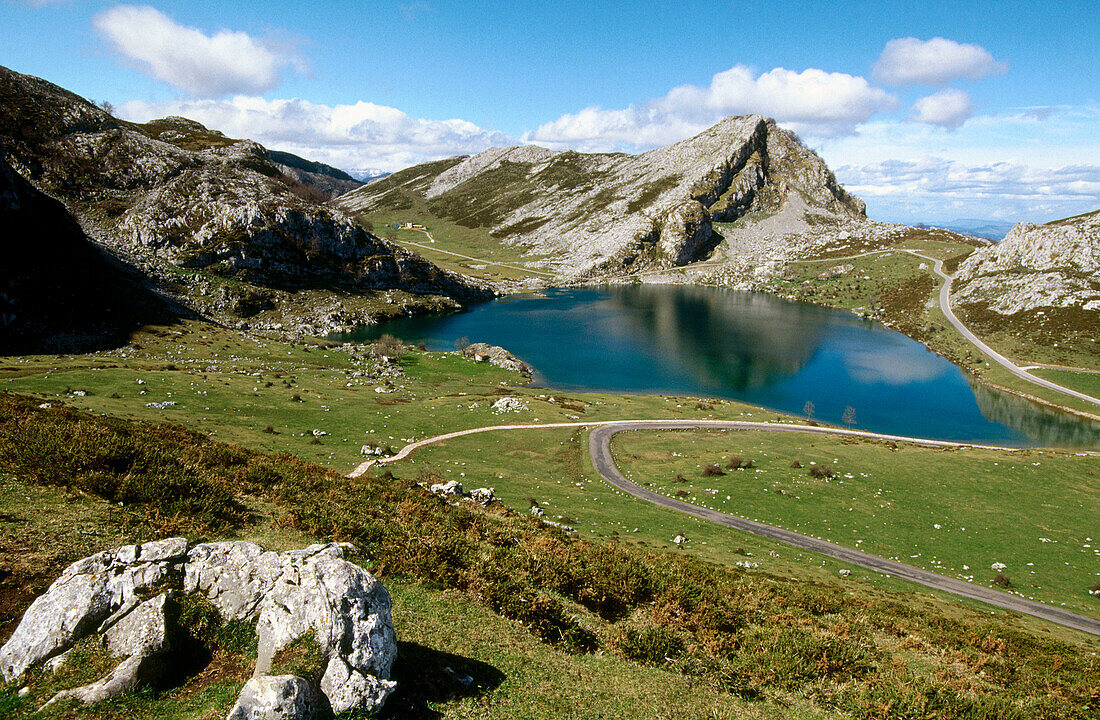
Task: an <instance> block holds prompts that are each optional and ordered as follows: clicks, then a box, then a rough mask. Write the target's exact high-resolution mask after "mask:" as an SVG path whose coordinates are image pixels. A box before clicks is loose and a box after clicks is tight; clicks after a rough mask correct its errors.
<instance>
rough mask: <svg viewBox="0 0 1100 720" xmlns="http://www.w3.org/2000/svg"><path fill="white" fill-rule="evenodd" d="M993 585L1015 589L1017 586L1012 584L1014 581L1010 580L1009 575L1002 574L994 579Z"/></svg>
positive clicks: (998, 574)
mask: <svg viewBox="0 0 1100 720" xmlns="http://www.w3.org/2000/svg"><path fill="white" fill-rule="evenodd" d="M993 584H994V585H996V586H997V587H1003V588H1010V587H1015V585H1013V584H1012V581H1011V580H1009V579H1008V575H1005V574H1004V573H1001V572H999V573H997V576H996V577H994V578H993Z"/></svg>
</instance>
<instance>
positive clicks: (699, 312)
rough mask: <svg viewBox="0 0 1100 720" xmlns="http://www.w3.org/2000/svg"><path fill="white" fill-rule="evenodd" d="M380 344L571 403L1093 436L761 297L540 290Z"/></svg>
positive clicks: (1098, 439)
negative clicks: (524, 365)
mask: <svg viewBox="0 0 1100 720" xmlns="http://www.w3.org/2000/svg"><path fill="white" fill-rule="evenodd" d="M383 333H391V334H393V335H396V336H397V337H399V338H401V339H402V340H404V341H405V342H410V343H419V342H423V343H425V344H426V345H427V346H428V347H429V348H430V349H432V350H450V349H453V347H454V343H455V340H456V339H458V338H462V337H466V338H469V340H470V341H472V342H487V343H490V344H492V345H502V346H504V347H505V348H507V349H508V350H510V351H511V352H513V353H514V354H516V355H518V356H519V357H521V358H523V359H524V360H526V361H527V362H528V363H530V364H531V365H532V366H534V367H535V369H536V374H535V378H534V382H535V384H537V385H542V386H545V387H547V388H552V389H556V390H566V391H569V390H572V391H585V390H593V391H610V392H631V393H662V394H670V395H687V396H691V397H716V398H727V399H733V400H741V401H744V402H748V403H752V404H754V405H762V406H765V407H768V408H773V409H775V410H782V411H785V412H790V413H796V414H802V413H803V409H804V408H805V406H806V403H807V402H812V403H813V406H814V417H815V418H816V419H818V420H822V421H826V422H831V423H838V424H839V423H840V422H841V418H842V415H843V413H844V410H845V408H846V407H848V406H851V407H852V408H853V409H854V410H855V415H856V420H855V425H854V427H857V428H860V429H864V430H872V431H876V432H884V433H893V434H899V435H912V436H918V437H927V438H937V439H945V440H957V441H962V442H984V443H997V444H1007V445H1015V446H1030V445H1043V446H1053V447H1100V426H1098V425H1096V424H1093V423H1089V422H1086V421H1082V420H1079V419H1077V418H1074V417H1072V416H1068V415H1065V414H1062V413H1056V412H1053V411H1050V410H1048V409H1045V408H1042V407H1040V406H1038V405H1035V404H1034V403H1030V402H1028V401H1026V400H1023V399H1020V398H1017V397H1015V396H1012V395H1008V394H1006V393H1001V392H997V391H993V390H989V389H987V388H984V387H981V386H979V385H976V384H974V383H973V382H972V381H970V380H968V378H967V376H966V375H965V374H964V373H963V372H962V371H961V370H960V369H959V368H957V367H956V366H954V365H952V364H951V363H950V362H948V361H947V360H945V359H943V358H942V357H940V356H938V355H936V354H935V353H932V352H931V351H929V350H928V349H927V348H925V347H924V346H923V345H921V344H920V343H918V342H915V341H913V340H911V339H909V338H907V337H905V336H904V335H902V334H900V333H897V332H895V331H893V330H890V329H888V328H886V327H884V326H882V325H881V324H879V323H875V322H871V321H867V320H862V319H860V318H857V317H855V316H853V315H851V314H849V313H845V312H840V311H836V310H831V309H828V308H821V307H818V306H815V305H810V304H807V303H798V302H790V301H786V300H782V299H779V298H776V297H773V296H771V295H766V294H763V293H748V292H738V291H733V290H725V289H721V288H706V287H685V286H652V285H648V286H647V285H642V286H628V287H611V288H582V289H568V290H548V291H546V292H545V293H540V294H537V295H515V296H509V297H504V298H500V299H498V300H494V301H492V302H488V303H484V304H481V305H477V306H475V307H472V308H470V309H469V310H466V311H463V312H460V313H455V314H451V315H441V316H440V315H437V316H425V317H415V318H403V319H399V320H393V321H389V322H385V323H382V324H380V325H375V326H370V327H366V328H363V329H362V330H360V331H359V332H357V333H354V334H352V335H347V336H343V337H342V339H344V340H359V341H369V340H372V339H374V338H376V337H378V336H379V335H381V334H383Z"/></svg>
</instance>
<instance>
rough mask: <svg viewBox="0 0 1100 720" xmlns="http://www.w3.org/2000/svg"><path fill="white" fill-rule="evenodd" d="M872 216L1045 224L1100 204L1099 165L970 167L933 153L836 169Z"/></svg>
mask: <svg viewBox="0 0 1100 720" xmlns="http://www.w3.org/2000/svg"><path fill="white" fill-rule="evenodd" d="M836 174H837V177H838V178H839V179H841V181H842V182H843V183H844V185H845V187H846V188H847V189H848V190H849V191H851V192H853V193H855V194H856V195H857V196H859V197H861V198H863V199H864V200H866V201H867V203H868V207H869V208H870V210H869V213H870V214H872V216H873V217H880V218H886V219H895V220H905V221H910V222H916V221H920V220H924V221H926V222H935V221H937V220H940V221H946V220H949V219H952V218H956V217H963V216H967V217H979V218H989V219H995V220H1001V219H1003V220H1010V221H1018V220H1032V221H1035V222H1045V221H1047V220H1051V219H1054V218H1057V217H1067V216H1069V215H1075V214H1077V213H1080V212H1085V211H1089V210H1095V209H1097V207H1100V201H1098V200H1097V198H1100V165H1066V166H1062V167H1048V168H1044V167H1033V166H1028V165H1025V164H1022V163H1009V162H993V163H987V164H982V165H968V164H964V163H960V162H955V161H951V160H945V159H943V158H938V157H931V158H926V159H923V160H917V161H905V160H885V161H882V162H878V163H874V164H870V165H863V166H852V165H845V166H841V167H838V168H837V169H836Z"/></svg>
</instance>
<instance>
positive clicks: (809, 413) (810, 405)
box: [802, 400, 817, 420]
mask: <svg viewBox="0 0 1100 720" xmlns="http://www.w3.org/2000/svg"><path fill="white" fill-rule="evenodd" d="M816 409H817V408H815V407H814V401H813V400H807V401H806V404H805V405H803V406H802V414H803V415H805V416H806V417H808V418H809V419H811V420H813V419H814V411H815V410H816Z"/></svg>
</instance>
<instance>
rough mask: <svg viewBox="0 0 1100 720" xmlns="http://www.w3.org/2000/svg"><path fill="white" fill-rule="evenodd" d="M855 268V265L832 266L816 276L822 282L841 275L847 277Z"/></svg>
mask: <svg viewBox="0 0 1100 720" xmlns="http://www.w3.org/2000/svg"><path fill="white" fill-rule="evenodd" d="M855 268H856V266H855V265H850V264H847V263H846V264H844V265H834V266H833V267H831V268H828V269H827V270H825V271H824V272H822V273H821V274H820V275H818V278H820V279H822V280H828V279H829V278H835V277H840V276H841V275H847V274H848V273H850V272H852V271H853V270H855Z"/></svg>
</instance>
